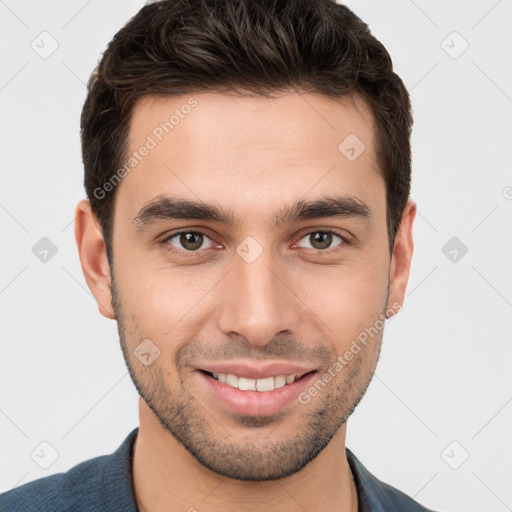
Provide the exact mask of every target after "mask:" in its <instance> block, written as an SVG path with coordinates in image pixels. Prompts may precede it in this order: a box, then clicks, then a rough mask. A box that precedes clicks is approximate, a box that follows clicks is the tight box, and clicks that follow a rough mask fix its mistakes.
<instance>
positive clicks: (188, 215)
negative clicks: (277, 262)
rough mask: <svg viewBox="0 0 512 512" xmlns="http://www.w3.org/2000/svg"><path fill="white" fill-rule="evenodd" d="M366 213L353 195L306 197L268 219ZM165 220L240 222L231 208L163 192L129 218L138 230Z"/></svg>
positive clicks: (298, 219)
mask: <svg viewBox="0 0 512 512" xmlns="http://www.w3.org/2000/svg"><path fill="white" fill-rule="evenodd" d="M370 217H371V210H370V208H369V207H368V206H367V205H366V204H365V203H364V202H363V201H361V200H360V199H358V198H356V197H353V196H335V197H321V198H319V199H315V200H310V201H305V200H299V201H297V202H296V203H294V204H293V205H292V206H291V207H289V206H285V207H282V208H281V209H280V210H279V211H278V212H277V213H276V214H275V215H273V216H272V218H271V221H272V223H273V224H274V225H275V226H280V225H282V224H293V223H297V222H301V221H304V220H311V219H324V218H361V219H369V218H370ZM166 220H202V221H211V222H218V223H221V224H225V225H226V226H229V227H237V226H239V224H240V222H239V221H238V220H237V219H236V217H235V215H234V214H233V212H232V210H230V209H226V208H224V207H222V206H221V205H218V204H208V203H204V202H201V201H193V200H188V199H180V198H173V197H170V196H164V195H159V196H157V197H155V198H154V199H152V200H151V201H149V202H148V203H147V204H146V205H144V206H143V207H142V208H141V209H140V210H139V211H138V213H137V215H136V216H135V217H134V218H133V220H132V222H133V223H134V224H135V226H136V228H137V229H138V230H142V229H144V227H146V226H148V225H151V224H155V223H159V222H160V221H166Z"/></svg>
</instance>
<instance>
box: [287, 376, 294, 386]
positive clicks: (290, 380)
mask: <svg viewBox="0 0 512 512" xmlns="http://www.w3.org/2000/svg"><path fill="white" fill-rule="evenodd" d="M295 377H296V375H287V376H286V384H291V383H292V382H295Z"/></svg>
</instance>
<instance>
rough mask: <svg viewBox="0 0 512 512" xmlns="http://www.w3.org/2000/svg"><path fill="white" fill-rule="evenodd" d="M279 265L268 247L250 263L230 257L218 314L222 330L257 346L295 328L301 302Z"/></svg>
mask: <svg viewBox="0 0 512 512" xmlns="http://www.w3.org/2000/svg"><path fill="white" fill-rule="evenodd" d="M282 265H284V263H282V264H281V265H278V264H277V263H276V259H275V258H273V256H272V254H271V252H270V251H269V250H268V251H263V253H262V254H261V255H260V256H259V257H258V258H257V259H256V260H255V261H252V262H248V261H246V260H244V259H243V258H242V257H239V256H238V255H236V256H235V257H234V268H233V269H232V270H231V272H229V274H228V275H227V276H226V277H227V279H226V282H225V289H224V295H223V299H222V303H221V305H220V308H219V309H220V311H219V314H218V323H219V329H220V330H221V331H222V332H223V333H225V334H226V335H230V336H233V335H237V336H239V337H242V339H243V340H245V341H244V342H245V343H246V344H247V345H251V346H254V347H261V346H263V345H265V344H266V343H268V342H270V341H271V340H272V339H273V338H274V337H275V336H276V335H278V334H283V333H286V334H291V333H294V332H297V331H298V330H299V328H300V327H299V326H300V323H301V315H300V304H301V303H300V300H299V298H298V297H297V295H296V292H294V290H293V289H292V288H291V287H290V284H289V283H288V282H287V279H286V272H285V269H284V268H283V267H282Z"/></svg>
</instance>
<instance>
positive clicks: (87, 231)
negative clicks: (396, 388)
mask: <svg viewBox="0 0 512 512" xmlns="http://www.w3.org/2000/svg"><path fill="white" fill-rule="evenodd" d="M75 239H76V245H77V247H78V253H79V256H80V263H81V265H82V272H83V273H84V277H85V280H86V282H87V286H88V287H89V290H91V293H92V294H93V295H94V298H95V299H96V302H97V303H98V309H99V311H100V313H101V314H102V315H103V316H104V317H106V318H110V319H112V320H114V319H115V312H114V308H113V307H112V294H111V291H110V285H111V276H110V267H109V265H108V259H107V252H106V249H105V243H104V241H103V234H102V231H101V228H100V226H99V222H98V220H97V218H96V216H95V215H94V213H93V212H92V210H91V205H90V203H89V201H88V200H87V199H83V200H82V201H80V202H79V203H78V205H77V207H76V211H75Z"/></svg>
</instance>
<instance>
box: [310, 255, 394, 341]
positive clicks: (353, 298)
mask: <svg viewBox="0 0 512 512" xmlns="http://www.w3.org/2000/svg"><path fill="white" fill-rule="evenodd" d="M387 268H388V266H387V261H386V260H382V261H379V262H375V261H373V262H372V263H369V264H365V265H363V264H357V265H350V266H344V267H341V266H340V267H338V268H335V269H334V268H333V269H323V273H322V272H320V273H319V272H317V273H315V275H314V276H311V278H309V277H308V278H304V277H302V285H301V289H302V297H305V298H304V302H305V303H306V304H307V305H308V306H309V308H311V311H312V312H313V313H314V315H316V316H318V318H319V319H320V320H321V321H322V322H323V323H324V324H325V325H324V327H323V328H322V330H323V331H324V332H325V335H326V336H327V337H328V338H329V339H335V340H336V343H337V344H346V343H350V340H352V339H354V338H356V337H357V335H358V334H359V333H360V332H361V331H363V330H364V329H365V328H366V327H368V326H370V325H372V324H374V323H375V321H376V320H377V319H378V318H380V317H379V315H381V314H382V313H383V312H384V310H385V308H386V297H387V287H388V273H387ZM327 270H328V271H327Z"/></svg>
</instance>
